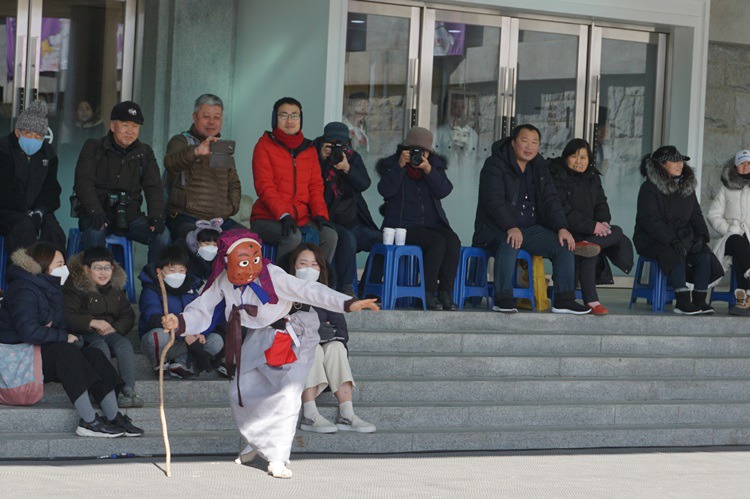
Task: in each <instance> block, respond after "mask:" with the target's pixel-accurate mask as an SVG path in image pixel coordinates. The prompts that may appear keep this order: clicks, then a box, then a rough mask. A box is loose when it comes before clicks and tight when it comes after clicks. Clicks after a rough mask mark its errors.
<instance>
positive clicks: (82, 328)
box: [63, 253, 135, 336]
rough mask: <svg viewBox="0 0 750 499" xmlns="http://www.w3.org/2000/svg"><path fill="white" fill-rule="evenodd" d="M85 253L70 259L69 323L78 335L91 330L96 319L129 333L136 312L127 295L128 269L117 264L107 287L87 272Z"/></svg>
mask: <svg viewBox="0 0 750 499" xmlns="http://www.w3.org/2000/svg"><path fill="white" fill-rule="evenodd" d="M81 257H82V254H80V253H79V254H78V255H75V256H74V257H72V258H71V259H70V260H69V261H68V269H70V278H69V279H68V280H67V281H65V285H64V286H63V300H64V302H65V322H67V324H68V327H69V328H70V331H71V332H72V333H74V334H80V333H90V332H91V328H90V327H89V323H90V322H91V320H92V319H99V320H104V321H107V322H108V323H109V324H110V325H111V326H112V327H113V328H115V331H117V332H118V333H119V334H121V335H123V336H125V335H126V334H128V333H129V332H130V330H131V329H133V325H135V312H134V311H133V307H132V306H131V305H130V301H129V300H128V297H127V295H126V294H125V290H124V289H123V288H124V287H125V282H126V281H127V277H126V275H125V271H124V270H123V269H122V267H120V266H119V265H118V264H117V263H115V265H114V270H113V271H112V278H111V279H110V281H109V283H108V284H107V285H106V286H104V287H101V288H100V287H98V286H97V285H96V284H94V282H93V281H92V280H91V279H90V278H89V276H88V275H87V274H86V271H85V269H84V268H83V263H82V261H81Z"/></svg>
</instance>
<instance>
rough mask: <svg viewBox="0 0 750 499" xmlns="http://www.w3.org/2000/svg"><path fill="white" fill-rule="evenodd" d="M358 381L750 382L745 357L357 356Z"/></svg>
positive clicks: (354, 365) (352, 360) (749, 366)
mask: <svg viewBox="0 0 750 499" xmlns="http://www.w3.org/2000/svg"><path fill="white" fill-rule="evenodd" d="M349 362H350V364H351V367H352V372H355V373H357V375H358V376H370V377H375V376H381V375H387V376H401V377H423V376H453V377H457V378H460V377H465V376H536V377H554V376H571V377H590V376H659V377H662V376H737V377H739V376H750V362H748V359H747V357H703V358H695V357H686V356H682V357H677V356H670V357H665V356H657V355H638V356H636V355H629V356H623V355H617V356H612V355H608V354H599V355H596V354H590V355H565V356H558V355H504V354H495V355H477V354H466V353H446V354H401V353H391V352H388V353H377V354H376V353H371V352H353V353H352V355H351V356H350V357H349Z"/></svg>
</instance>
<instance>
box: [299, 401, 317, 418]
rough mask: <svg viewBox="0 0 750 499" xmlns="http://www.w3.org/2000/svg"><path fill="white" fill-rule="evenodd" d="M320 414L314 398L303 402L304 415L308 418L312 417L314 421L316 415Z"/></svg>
mask: <svg viewBox="0 0 750 499" xmlns="http://www.w3.org/2000/svg"><path fill="white" fill-rule="evenodd" d="M318 414H319V412H318V406H317V405H315V401H314V400H311V401H310V402H305V403H304V404H302V415H303V416H305V417H306V418H307V419H312V420H313V421H315V416H317V415H318Z"/></svg>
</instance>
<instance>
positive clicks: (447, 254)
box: [406, 227, 461, 293]
mask: <svg viewBox="0 0 750 499" xmlns="http://www.w3.org/2000/svg"><path fill="white" fill-rule="evenodd" d="M406 244H409V245H414V246H419V247H420V248H422V257H423V258H424V288H425V291H427V292H431V293H434V292H435V291H448V292H451V291H453V282H454V281H455V279H456V271H457V270H458V258H459V256H460V253H461V240H460V239H459V238H458V235H456V233H455V232H453V230H451V228H450V227H411V228H409V229H407V231H406Z"/></svg>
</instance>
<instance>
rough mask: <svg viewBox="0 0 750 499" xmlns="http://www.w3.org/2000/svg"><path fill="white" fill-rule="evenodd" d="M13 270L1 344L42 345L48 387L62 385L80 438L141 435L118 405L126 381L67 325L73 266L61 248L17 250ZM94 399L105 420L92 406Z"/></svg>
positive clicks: (0, 311) (0, 323)
mask: <svg viewBox="0 0 750 499" xmlns="http://www.w3.org/2000/svg"><path fill="white" fill-rule="evenodd" d="M11 263H12V265H11V266H10V267H9V268H8V281H9V282H10V285H9V286H8V289H7V290H5V295H4V297H3V306H2V308H0V343H5V344H8V345H16V344H19V343H27V344H31V345H39V346H40V349H41V354H42V376H43V377H44V382H45V383H50V382H59V383H62V386H63V389H64V390H65V393H66V394H67V395H68V398H69V399H70V401H71V402H73V405H74V406H75V408H76V410H77V411H78V414H79V415H80V417H81V418H80V420H79V421H78V427H77V428H76V431H75V433H76V435H78V436H86V437H106V438H112V437H120V436H123V435H125V436H128V437H138V436H141V435H143V430H142V429H140V428H138V427H136V426H134V425H133V424H132V422H131V420H130V418H129V417H128V416H124V415H123V414H122V413H121V412H120V410H119V407H118V406H117V395H116V391H117V390H119V389H120V388H122V386H123V382H122V379H121V378H120V375H119V374H117V371H116V370H115V368H114V366H113V365H112V363H111V362H110V361H109V360H108V359H107V357H106V356H105V355H104V354H103V353H102V351H101V350H99V349H98V348H91V347H87V346H83V344H82V342H80V340H79V338H78V336H76V335H74V334H71V333H70V331H69V330H68V328H67V325H66V323H65V308H64V306H63V294H62V290H61V289H60V288H61V286H62V285H63V284H65V281H66V279H67V278H68V275H69V272H68V267H67V266H66V265H65V257H64V256H63V253H62V251H61V250H60V249H58V248H56V247H55V246H53V245H52V244H50V243H46V242H38V243H35V244H33V245H31V246H30V247H28V248H26V249H23V248H20V249H18V250H16V251H15V252H14V253H13V255H11ZM89 396H92V397H93V398H94V400H95V401H96V402H97V403H98V404H99V407H100V408H101V410H102V412H103V413H104V416H99V415H98V414H97V413H96V411H95V410H94V408H93V407H92V405H91V399H90V397H89Z"/></svg>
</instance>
